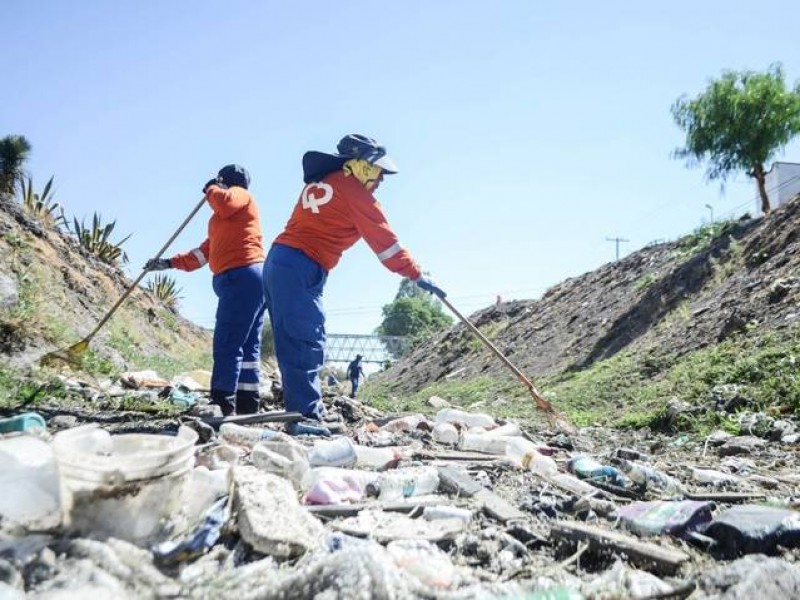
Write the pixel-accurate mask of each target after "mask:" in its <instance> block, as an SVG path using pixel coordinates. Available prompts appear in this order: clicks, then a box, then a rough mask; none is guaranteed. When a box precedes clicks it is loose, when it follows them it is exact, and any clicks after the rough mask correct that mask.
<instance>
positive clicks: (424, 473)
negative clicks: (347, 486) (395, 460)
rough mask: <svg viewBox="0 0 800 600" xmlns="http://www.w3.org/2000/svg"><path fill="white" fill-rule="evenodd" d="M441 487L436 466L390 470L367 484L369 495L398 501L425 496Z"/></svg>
mask: <svg viewBox="0 0 800 600" xmlns="http://www.w3.org/2000/svg"><path fill="white" fill-rule="evenodd" d="M438 489H439V472H438V471H437V470H436V468H435V467H409V468H407V469H398V470H395V471H389V472H387V473H385V474H383V475H380V476H379V477H378V478H377V479H376V480H375V481H374V482H371V483H369V484H368V485H367V489H366V492H367V495H368V496H377V497H378V499H379V500H382V501H396V500H402V499H403V498H408V497H410V496H425V495H427V494H433V493H435V492H436V491H437V490H438Z"/></svg>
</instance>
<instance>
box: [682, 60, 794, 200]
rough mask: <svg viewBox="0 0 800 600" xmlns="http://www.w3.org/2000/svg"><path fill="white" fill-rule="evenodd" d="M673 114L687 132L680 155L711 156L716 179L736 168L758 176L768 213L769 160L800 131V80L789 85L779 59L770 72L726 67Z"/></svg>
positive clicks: (696, 161)
mask: <svg viewBox="0 0 800 600" xmlns="http://www.w3.org/2000/svg"><path fill="white" fill-rule="evenodd" d="M672 116H673V118H674V119H675V122H676V123H677V124H678V126H679V127H680V128H681V129H683V130H684V131H685V132H686V147H685V148H679V149H678V150H676V151H675V156H676V157H677V158H688V159H689V164H690V165H697V164H699V163H701V162H703V161H707V162H708V169H707V171H706V176H707V177H708V179H711V180H713V179H720V180H722V181H723V182H724V181H725V180H726V179H727V177H728V176H729V175H730V174H731V173H734V172H736V171H744V172H745V173H746V174H747V175H748V176H749V177H754V178H755V180H756V182H757V183H758V191H759V195H760V196H761V209H762V210H763V211H764V213H768V212H769V210H770V203H769V198H768V196H767V190H766V187H765V185H764V182H765V175H766V173H765V170H764V165H765V164H766V163H767V161H769V160H770V159H771V158H773V157H774V156H775V154H776V153H777V152H778V151H780V150H782V149H783V148H784V147H785V146H786V144H788V143H789V141H790V140H791V139H792V138H793V137H794V136H795V135H797V134H798V133H800V84H798V85H796V86H795V89H794V90H791V89H788V88H787V87H786V82H785V81H784V74H783V69H782V68H781V66H780V65H779V64H774V65H771V66H770V68H769V69H768V70H767V71H766V72H765V73H759V72H754V71H725V72H723V74H722V77H721V78H719V79H717V80H712V81H711V82H710V83H709V85H708V87H707V88H706V89H705V91H704V92H702V93H701V94H700V95H698V96H697V97H696V98H694V99H691V100H689V99H687V98H686V97H685V96H684V97H681V98H679V99H678V100H677V101H676V102H675V104H673V105H672Z"/></svg>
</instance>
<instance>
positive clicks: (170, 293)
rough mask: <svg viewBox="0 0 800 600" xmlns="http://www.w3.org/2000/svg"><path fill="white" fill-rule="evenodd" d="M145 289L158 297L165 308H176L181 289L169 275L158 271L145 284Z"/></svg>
mask: <svg viewBox="0 0 800 600" xmlns="http://www.w3.org/2000/svg"><path fill="white" fill-rule="evenodd" d="M145 289H146V290H147V291H148V292H150V293H151V294H153V295H154V296H155V297H156V298H158V299H159V300H160V301H161V302H163V303H164V305H165V306H166V307H167V308H172V309H174V308H176V307H177V306H178V300H180V299H181V297H180V296H179V295H178V294H180V293H181V289H180V288H179V287H178V286H177V284H176V283H175V278H174V277H172V276H171V275H165V274H163V273H159V274H157V275H155V276H154V277H153V279H151V280H150V281H148V282H147V284H146V285H145Z"/></svg>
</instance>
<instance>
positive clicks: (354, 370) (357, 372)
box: [347, 354, 366, 398]
mask: <svg viewBox="0 0 800 600" xmlns="http://www.w3.org/2000/svg"><path fill="white" fill-rule="evenodd" d="M361 359H362V356H361V355H360V354H356V357H355V359H353V360H352V361H351V362H350V364H349V365H347V376H348V377H349V378H350V397H351V398H355V397H356V392H358V382H359V381H360V380H361V378H362V377H364V378H365V379H366V375H364V369H363V368H362V367H361Z"/></svg>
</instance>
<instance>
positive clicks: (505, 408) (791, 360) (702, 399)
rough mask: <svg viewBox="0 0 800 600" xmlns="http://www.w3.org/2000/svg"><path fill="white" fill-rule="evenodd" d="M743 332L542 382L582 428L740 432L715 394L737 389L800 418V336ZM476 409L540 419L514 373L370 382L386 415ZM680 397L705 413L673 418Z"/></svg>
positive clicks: (763, 406) (369, 394) (757, 406)
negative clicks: (405, 391) (441, 405)
mask: <svg viewBox="0 0 800 600" xmlns="http://www.w3.org/2000/svg"><path fill="white" fill-rule="evenodd" d="M797 334H798V328H796V327H795V328H793V329H791V330H790V331H787V332H786V333H785V334H784V335H782V336H779V335H777V334H770V335H764V336H755V335H752V334H751V335H749V336H747V335H741V336H737V337H735V338H731V339H729V340H726V341H724V342H723V343H720V344H717V345H714V346H710V347H708V348H703V349H700V350H697V351H695V352H691V353H688V354H685V355H683V356H672V355H667V354H663V353H659V352H656V351H652V352H637V353H621V354H618V355H617V356H614V357H612V358H609V359H607V360H604V361H601V362H598V363H596V364H594V365H592V366H591V367H589V368H587V369H583V370H581V371H576V372H569V373H563V374H561V375H558V376H555V377H548V378H542V379H540V380H537V386H538V387H539V389H540V390H541V391H542V392H543V393H544V394H545V396H547V397H548V398H549V399H550V400H551V401H552V402H553V404H554V405H555V406H556V407H557V408H558V409H559V410H562V411H564V412H565V413H566V414H567V416H568V417H569V419H570V420H571V421H572V422H573V423H574V424H575V425H579V426H583V425H589V424H593V423H598V424H602V425H610V426H616V427H634V428H638V427H643V426H652V427H664V426H667V425H668V426H669V428H671V429H675V430H682V431H695V432H698V433H705V432H707V431H709V430H711V429H714V428H722V429H726V430H728V431H731V432H733V433H736V432H738V424H737V422H736V419H735V415H729V414H726V413H722V412H717V411H715V410H714V409H715V407H714V399H713V393H712V390H713V389H714V388H715V387H716V386H719V385H730V384H735V385H737V386H738V390H739V394H740V395H742V396H743V397H745V398H747V399H748V400H750V401H751V403H752V404H751V408H752V409H754V410H764V411H767V412H774V413H786V412H793V413H800V370H799V369H798V366H800V365H798V361H800V337H799V336H798V335H797ZM434 395H436V396H441V397H442V398H445V399H446V400H448V401H449V402H451V403H452V404H454V405H457V406H461V407H465V408H470V407H471V406H474V405H475V404H476V403H478V406H477V408H478V409H479V410H482V411H486V412H489V413H490V414H493V415H495V416H497V417H502V418H507V417H513V418H518V419H523V420H524V419H534V420H535V419H538V418H539V417H538V416H537V414H536V410H535V409H534V405H533V403H532V402H531V400H530V396H529V395H528V393H527V390H526V389H525V388H524V387H523V386H522V385H520V384H519V383H518V382H517V381H516V380H515V379H513V376H511V375H510V374H509V375H508V377H502V376H496V377H488V376H483V377H479V378H475V379H472V380H468V381H463V380H460V381H447V382H440V383H436V384H432V385H429V386H427V387H425V388H424V389H422V390H420V391H419V392H417V393H414V394H410V395H402V394H400V393H398V392H397V389H396V387H393V386H392V384H391V383H390V382H389V383H386V382H380V383H378V382H376V383H369V384H367V386H365V388H364V394H363V396H362V398H363V399H364V400H365V401H366V402H368V403H369V404H371V405H373V406H375V407H376V408H379V409H381V410H384V411H387V412H427V413H431V412H435V409H432V408H431V407H430V406H428V405H427V402H426V401H427V399H428V398H429V397H430V396H434ZM673 399H677V400H680V401H685V402H687V403H689V404H690V405H692V406H694V407H699V410H698V411H696V412H692V413H686V414H683V415H681V416H679V417H678V418H677V419H673V420H670V419H667V406H668V403H669V402H670V401H671V400H673Z"/></svg>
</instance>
